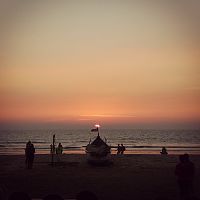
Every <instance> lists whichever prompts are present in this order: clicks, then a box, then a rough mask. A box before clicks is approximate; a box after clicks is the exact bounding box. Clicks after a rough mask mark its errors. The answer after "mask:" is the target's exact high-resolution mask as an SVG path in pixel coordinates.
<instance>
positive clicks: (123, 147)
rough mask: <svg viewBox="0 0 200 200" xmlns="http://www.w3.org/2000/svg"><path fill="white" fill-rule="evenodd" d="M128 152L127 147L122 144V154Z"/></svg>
mask: <svg viewBox="0 0 200 200" xmlns="http://www.w3.org/2000/svg"><path fill="white" fill-rule="evenodd" d="M125 150H126V148H125V146H124V145H123V144H121V154H124V151H125Z"/></svg>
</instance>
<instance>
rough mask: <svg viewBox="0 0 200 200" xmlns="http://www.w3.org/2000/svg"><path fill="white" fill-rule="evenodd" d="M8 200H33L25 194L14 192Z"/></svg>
mask: <svg viewBox="0 0 200 200" xmlns="http://www.w3.org/2000/svg"><path fill="white" fill-rule="evenodd" d="M8 200H31V198H30V197H29V195H28V194H27V193H25V192H13V193H12V194H11V196H10V197H9V199H8Z"/></svg>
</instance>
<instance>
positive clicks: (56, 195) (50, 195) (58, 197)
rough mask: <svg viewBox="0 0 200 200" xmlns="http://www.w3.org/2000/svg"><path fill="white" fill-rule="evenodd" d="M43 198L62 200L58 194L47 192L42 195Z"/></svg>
mask: <svg viewBox="0 0 200 200" xmlns="http://www.w3.org/2000/svg"><path fill="white" fill-rule="evenodd" d="M43 200H64V199H63V198H62V197H61V196H60V195H58V194H49V195H47V196H46V197H44V198H43Z"/></svg>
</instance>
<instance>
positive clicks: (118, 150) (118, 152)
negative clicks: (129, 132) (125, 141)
mask: <svg viewBox="0 0 200 200" xmlns="http://www.w3.org/2000/svg"><path fill="white" fill-rule="evenodd" d="M121 149H122V148H121V146H120V145H119V144H118V145H117V154H120V153H121Z"/></svg>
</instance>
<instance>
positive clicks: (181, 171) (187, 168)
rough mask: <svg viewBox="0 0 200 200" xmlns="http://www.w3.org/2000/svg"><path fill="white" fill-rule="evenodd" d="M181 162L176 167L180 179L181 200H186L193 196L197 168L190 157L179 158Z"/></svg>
mask: <svg viewBox="0 0 200 200" xmlns="http://www.w3.org/2000/svg"><path fill="white" fill-rule="evenodd" d="M179 159H180V162H179V163H178V164H177V165H176V169H175V174H176V176H177V178H178V180H177V181H178V185H179V189H180V196H181V199H185V198H187V197H189V196H191V195H192V194H193V180H194V173H195V168H194V164H193V163H192V162H191V161H190V160H189V155H188V154H184V155H180V156H179Z"/></svg>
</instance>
